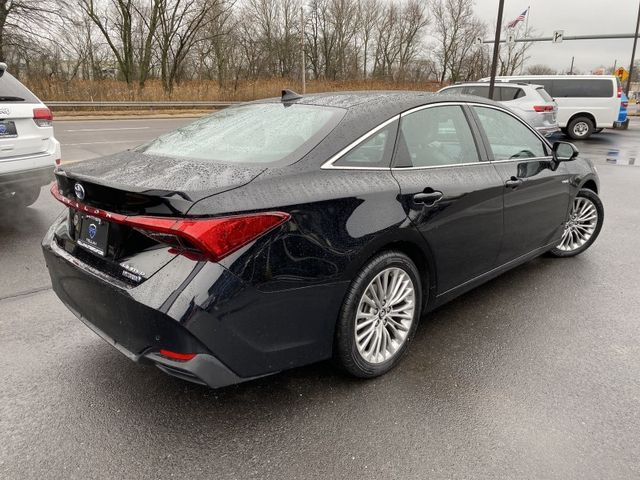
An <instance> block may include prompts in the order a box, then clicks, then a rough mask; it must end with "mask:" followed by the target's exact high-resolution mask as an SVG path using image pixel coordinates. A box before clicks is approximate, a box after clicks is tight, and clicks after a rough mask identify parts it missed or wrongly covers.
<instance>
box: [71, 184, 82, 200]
mask: <svg viewBox="0 0 640 480" xmlns="http://www.w3.org/2000/svg"><path fill="white" fill-rule="evenodd" d="M73 191H74V192H75V194H76V198H77V199H78V200H84V187H83V186H82V185H80V184H79V183H76V184H75V186H74V187H73Z"/></svg>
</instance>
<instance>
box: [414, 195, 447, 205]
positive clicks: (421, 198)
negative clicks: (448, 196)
mask: <svg viewBox="0 0 640 480" xmlns="http://www.w3.org/2000/svg"><path fill="white" fill-rule="evenodd" d="M442 196H443V194H442V192H430V193H416V194H415V195H414V196H413V201H414V202H416V203H423V204H425V205H426V206H431V205H435V204H436V203H437V202H439V201H440V199H441V198H442Z"/></svg>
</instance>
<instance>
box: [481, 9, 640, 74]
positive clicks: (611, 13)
mask: <svg viewBox="0 0 640 480" xmlns="http://www.w3.org/2000/svg"><path fill="white" fill-rule="evenodd" d="M638 2H640V0H505V4H504V16H503V22H504V23H508V22H510V21H511V20H513V19H515V18H516V17H517V16H518V15H519V14H520V13H522V12H523V11H524V10H526V8H527V7H528V6H531V10H530V12H529V15H530V17H529V27H533V28H534V29H535V34H536V36H550V35H551V34H552V33H553V31H554V30H564V32H565V35H585V34H606V33H633V32H634V31H635V27H636V18H637V14H638ZM475 8H476V12H477V13H478V15H479V16H480V18H482V20H484V21H485V22H487V24H489V25H490V27H489V30H490V31H491V32H492V33H491V35H492V36H493V34H494V32H495V24H496V18H497V15H498V0H476V7H475ZM632 45H633V40H632V39H628V40H626V39H625V40H572V41H565V42H563V43H561V44H553V43H551V42H539V43H534V44H533V46H532V47H531V49H530V50H529V55H530V57H531V58H530V59H529V60H528V62H527V65H533V64H536V63H544V64H547V65H549V66H551V67H553V68H555V69H558V70H563V69H567V70H568V69H569V66H570V64H571V56H572V55H573V56H575V67H576V68H577V69H579V70H581V71H582V72H583V73H590V72H591V70H593V69H594V68H596V67H599V66H601V65H604V66H613V63H614V61H616V60H617V61H618V62H617V65H618V66H620V65H621V64H622V65H623V66H624V67H626V68H628V67H629V61H630V60H631V47H632ZM639 49H640V46H639V47H638V49H636V60H637V59H638V58H639V57H640V52H639V51H638V50H639Z"/></svg>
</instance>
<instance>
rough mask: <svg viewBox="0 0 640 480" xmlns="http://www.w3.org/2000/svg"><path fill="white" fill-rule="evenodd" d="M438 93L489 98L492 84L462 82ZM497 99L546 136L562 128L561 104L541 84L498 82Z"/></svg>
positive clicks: (494, 95)
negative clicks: (559, 115) (559, 109)
mask: <svg viewBox="0 0 640 480" xmlns="http://www.w3.org/2000/svg"><path fill="white" fill-rule="evenodd" d="M438 93H445V94H448V95H451V94H453V95H460V94H465V95H477V96H480V97H483V98H489V86H488V85H487V84H486V83H485V82H476V83H470V82H469V83H459V84H456V85H451V86H448V87H444V88H441V89H440V90H439V91H438ZM493 99H494V100H496V101H498V102H500V103H502V104H503V105H506V106H508V107H509V108H510V109H511V110H513V111H514V112H515V113H517V114H518V115H520V116H521V117H522V118H523V119H524V120H526V121H527V122H529V124H531V125H532V126H533V127H534V128H535V129H536V130H537V131H538V132H539V133H541V134H542V135H544V136H545V137H548V136H550V135H553V134H554V133H555V132H557V131H558V130H560V127H558V121H557V120H556V116H557V113H558V106H557V105H556V103H555V102H554V101H553V98H551V97H550V96H549V94H548V93H547V92H545V90H544V87H542V86H540V85H530V84H527V83H523V84H520V85H515V84H511V83H504V84H500V85H495V87H494V91H493Z"/></svg>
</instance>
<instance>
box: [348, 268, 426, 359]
mask: <svg viewBox="0 0 640 480" xmlns="http://www.w3.org/2000/svg"><path fill="white" fill-rule="evenodd" d="M415 308H416V306H415V287H414V285H413V281H412V280H411V277H410V276H409V275H408V274H407V272H405V271H404V270H402V269H401V268H397V267H391V268H386V269H385V270H383V271H381V272H380V273H378V274H377V275H376V276H375V277H374V278H373V280H371V282H370V283H369V285H368V286H367V288H366V289H365V291H364V293H363V294H362V298H361V299H360V302H359V304H358V309H357V311H356V319H355V322H356V325H355V333H354V334H355V340H356V346H357V348H358V353H359V354H360V356H361V357H362V358H363V359H364V360H366V361H367V362H369V363H382V362H385V361H387V360H389V359H390V358H392V357H394V356H395V355H396V353H397V352H398V351H399V350H400V348H401V347H402V345H403V344H404V343H405V341H406V339H407V335H408V334H409V331H410V330H411V324H412V323H413V317H414V313H415Z"/></svg>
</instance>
